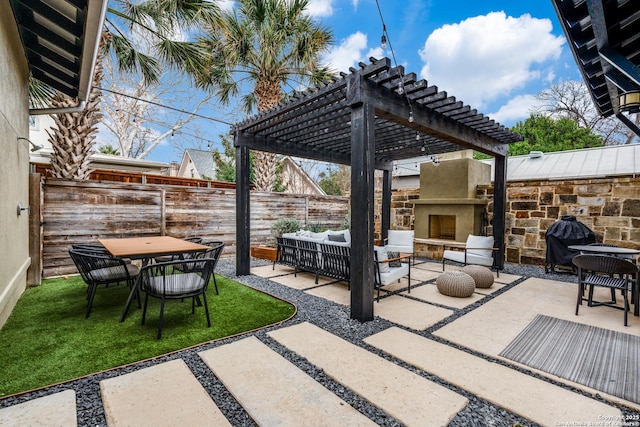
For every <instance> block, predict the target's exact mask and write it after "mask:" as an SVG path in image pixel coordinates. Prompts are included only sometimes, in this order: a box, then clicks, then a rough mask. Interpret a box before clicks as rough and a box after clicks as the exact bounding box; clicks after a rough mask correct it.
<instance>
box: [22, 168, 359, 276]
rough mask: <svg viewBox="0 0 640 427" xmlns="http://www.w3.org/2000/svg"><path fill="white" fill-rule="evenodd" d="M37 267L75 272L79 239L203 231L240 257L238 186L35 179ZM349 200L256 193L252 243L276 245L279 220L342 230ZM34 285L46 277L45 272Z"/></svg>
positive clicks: (200, 233)
mask: <svg viewBox="0 0 640 427" xmlns="http://www.w3.org/2000/svg"><path fill="white" fill-rule="evenodd" d="M31 194H32V196H31V206H32V212H31V217H32V227H31V234H32V236H31V240H32V245H31V251H32V254H31V256H32V268H34V269H36V270H37V271H41V272H42V277H52V276H60V275H64V274H73V273H76V268H75V266H74V265H73V263H72V261H71V258H70V257H69V253H68V251H69V248H70V247H71V245H72V244H77V243H90V242H95V241H96V240H97V239H102V238H122V237H144V236H159V235H169V236H174V237H180V238H183V237H190V236H200V237H203V238H204V239H205V240H221V241H223V242H224V243H225V248H224V252H223V257H226V258H229V257H234V256H235V251H236V236H235V233H236V229H235V215H236V195H235V190H233V189H219V188H196V187H184V186H172V185H153V184H135V183H119V182H101V181H70V180H63V179H55V178H43V177H42V176H41V175H39V174H33V176H32V180H31ZM348 211H349V199H348V198H346V197H336V196H310V195H299V194H283V193H259V192H255V193H251V243H252V244H269V243H271V241H272V239H273V238H272V236H271V231H270V229H271V225H272V224H273V222H275V221H276V220H278V219H281V218H291V219H297V220H299V221H300V222H302V223H307V224H323V225H325V226H328V227H331V228H337V227H339V226H340V224H341V223H342V222H343V220H344V218H345V216H346V215H347V213H348ZM31 277H35V279H34V280H33V282H32V283H39V280H38V275H37V274H35V275H32V276H31Z"/></svg>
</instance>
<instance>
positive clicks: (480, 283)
mask: <svg viewBox="0 0 640 427" xmlns="http://www.w3.org/2000/svg"><path fill="white" fill-rule="evenodd" d="M460 271H462V272H465V273H467V274H468V275H469V276H471V277H472V278H473V281H474V282H475V283H476V288H481V289H486V288H490V287H491V286H493V273H492V272H491V270H489V269H488V268H487V267H483V266H481V265H466V266H464V267H462V269H461V270H460Z"/></svg>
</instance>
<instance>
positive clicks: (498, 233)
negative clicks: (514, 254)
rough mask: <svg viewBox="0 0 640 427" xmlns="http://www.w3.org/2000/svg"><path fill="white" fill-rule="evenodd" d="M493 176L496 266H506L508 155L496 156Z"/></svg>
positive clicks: (500, 267) (499, 267) (500, 268)
mask: <svg viewBox="0 0 640 427" xmlns="http://www.w3.org/2000/svg"><path fill="white" fill-rule="evenodd" d="M494 163H495V166H494V177H493V237H494V240H495V244H496V245H497V246H496V247H497V248H498V250H497V251H496V267H497V268H498V269H499V270H502V269H503V268H504V255H505V254H504V252H505V244H504V234H505V207H506V200H507V156H496V157H495V160H494Z"/></svg>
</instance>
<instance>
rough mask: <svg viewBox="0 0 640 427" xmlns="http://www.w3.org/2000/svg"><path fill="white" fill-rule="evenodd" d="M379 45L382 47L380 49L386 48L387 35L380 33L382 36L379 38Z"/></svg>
mask: <svg viewBox="0 0 640 427" xmlns="http://www.w3.org/2000/svg"><path fill="white" fill-rule="evenodd" d="M380 47H381V48H382V50H385V49H386V48H387V36H385V35H384V34H382V37H381V38H380Z"/></svg>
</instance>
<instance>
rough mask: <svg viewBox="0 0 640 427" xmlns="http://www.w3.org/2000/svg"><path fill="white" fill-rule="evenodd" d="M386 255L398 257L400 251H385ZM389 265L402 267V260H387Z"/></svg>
mask: <svg viewBox="0 0 640 427" xmlns="http://www.w3.org/2000/svg"><path fill="white" fill-rule="evenodd" d="M387 256H388V257H389V258H398V257H399V256H400V252H391V251H388V252H387ZM389 267H402V262H401V261H400V260H399V259H397V260H395V261H389Z"/></svg>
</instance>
